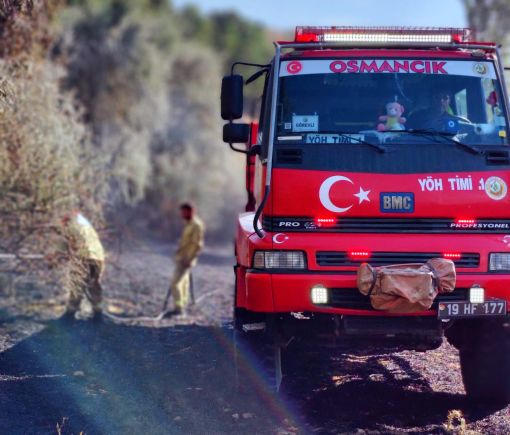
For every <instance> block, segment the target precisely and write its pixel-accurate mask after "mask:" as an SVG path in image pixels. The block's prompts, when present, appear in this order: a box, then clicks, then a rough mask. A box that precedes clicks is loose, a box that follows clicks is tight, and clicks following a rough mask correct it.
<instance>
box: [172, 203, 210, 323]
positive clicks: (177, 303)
mask: <svg viewBox="0 0 510 435" xmlns="http://www.w3.org/2000/svg"><path fill="white" fill-rule="evenodd" d="M181 217H182V218H183V219H184V222H185V225H184V229H183V231H182V236H181V239H180V241H179V246H178V248H177V252H176V253H175V269H174V274H173V277H172V281H171V283H170V289H171V291H172V296H173V299H174V310H173V311H171V312H170V313H168V314H171V315H182V314H185V311H186V307H187V305H188V302H189V288H190V274H191V268H192V267H193V266H195V265H196V263H197V257H198V254H199V253H200V251H201V250H202V248H203V246H204V224H203V223H202V221H201V220H200V219H199V218H198V217H197V216H196V214H195V210H194V208H193V206H192V205H190V204H187V203H185V204H182V205H181Z"/></svg>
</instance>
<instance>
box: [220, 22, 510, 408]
mask: <svg viewBox="0 0 510 435" xmlns="http://www.w3.org/2000/svg"><path fill="white" fill-rule="evenodd" d="M256 67H257V68H258V69H259V72H258V73H257V74H258V75H261V76H263V77H265V85H264V93H263V95H262V102H261V108H260V114H259V116H258V120H257V122H252V123H251V124H243V123H235V122H234V120H236V119H239V118H241V116H242V115H243V113H242V112H243V110H242V86H243V83H242V81H243V79H242V77H241V78H240V76H239V75H236V74H234V67H233V69H232V74H231V75H230V76H227V77H225V78H224V80H223V84H222V116H223V118H224V119H225V120H228V121H229V123H228V124H226V125H225V128H224V134H223V136H224V137H223V139H224V141H226V142H228V143H230V145H231V146H232V148H234V149H237V150H239V151H243V152H245V153H246V154H247V166H246V167H247V172H246V174H247V192H248V197H249V201H248V204H247V207H246V210H245V212H244V213H242V214H240V216H239V220H238V227H237V234H236V242H235V243H236V266H235V274H236V285H235V286H236V287H235V307H234V308H235V309H234V317H235V319H234V321H235V329H236V334H237V335H238V336H239V337H240V338H239V340H242V339H248V337H255V336H257V337H259V338H257V339H256V340H255V342H256V343H258V344H256V345H255V346H260V347H262V344H261V343H262V341H264V340H265V341H266V342H268V341H270V342H271V343H273V345H274V348H275V349H276V352H275V355H279V352H284V351H285V346H286V343H289V342H290V341H291V339H292V338H299V337H308V338H311V339H312V340H315V341H317V343H318V342H319V339H318V337H319V336H323V333H324V332H329V333H330V334H331V336H333V337H336V339H337V340H352V341H353V343H355V344H361V343H364V342H367V341H369V342H370V341H377V342H378V343H386V344H387V346H388V347H392V346H393V347H395V348H402V347H405V348H410V349H416V350H427V349H433V348H436V347H438V346H440V345H441V343H442V340H443V337H444V336H446V337H447V338H448V340H449V341H450V342H451V343H452V344H453V345H454V346H456V347H457V348H458V349H459V351H460V363H461V368H462V374H463V379H464V384H465V387H466V391H467V394H468V395H470V396H472V397H476V398H483V399H487V400H493V399H494V400H499V401H510V332H509V331H510V328H509V317H508V310H509V309H510V305H509V302H510V193H509V192H508V186H509V183H510V173H509V170H510V154H509V150H510V149H509V147H508V137H509V133H510V131H509V124H508V120H509V116H508V113H509V112H508V110H509V109H508V97H507V94H506V87H505V84H504V77H503V67H502V64H501V59H500V56H499V52H498V48H497V46H496V44H494V43H487V42H476V41H473V39H472V35H471V32H470V31H469V29H444V28H437V29H435V28H353V27H327V28H326V27H321V28H314V27H298V28H296V33H295V39H294V41H290V42H276V43H275V56H274V58H273V59H272V61H271V62H270V63H269V64H268V65H257V66H256ZM233 143H243V144H244V147H242V148H240V149H239V148H235V147H234V146H233V145H232V144H233ZM432 258H445V259H450V260H452V261H453V262H454V263H455V267H456V274H457V280H456V286H455V290H454V291H453V292H451V293H447V294H446V293H445V294H439V295H438V296H437V298H436V299H435V301H434V303H433V305H432V306H431V307H430V309H428V310H420V311H416V312H407V313H394V312H388V311H384V310H377V309H374V308H373V307H372V305H371V300H370V298H369V297H368V296H365V295H363V294H362V293H360V292H359V291H358V288H357V281H356V280H357V270H358V268H359V266H360V265H361V264H362V263H364V262H368V263H369V264H370V265H372V266H375V267H377V266H385V265H397V264H407V263H424V262H426V261H427V260H429V259H432ZM260 337H263V340H260ZM498 349H499V350H498ZM501 349H505V352H501V351H500V350H501ZM280 362H281V356H278V357H277V358H276V365H275V369H274V381H275V383H276V386H277V387H278V386H279V384H280V382H281V379H282V371H281V370H282V369H281V364H280ZM502 367H504V369H503V372H504V373H502V372H501V368H502ZM505 370H506V371H505ZM283 373H284V372H283Z"/></svg>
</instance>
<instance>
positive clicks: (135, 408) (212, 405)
mask: <svg viewBox="0 0 510 435" xmlns="http://www.w3.org/2000/svg"><path fill="white" fill-rule="evenodd" d="M169 257H170V249H169V248H168V247H167V246H166V245H164V244H162V243H157V242H150V243H136V244H131V245H130V246H129V248H124V250H123V252H122V255H120V256H119V257H118V258H117V257H116V254H115V252H112V254H111V258H112V259H113V260H115V261H114V263H115V266H113V265H111V266H110V268H109V271H108V275H107V276H106V280H105V292H106V298H107V303H108V306H109V309H110V310H111V311H112V312H114V313H116V314H117V315H118V316H124V317H128V316H129V317H138V316H149V315H153V314H157V313H158V311H159V308H160V306H161V304H162V300H163V295H164V293H165V290H166V287H167V283H168V276H169V274H170V272H171V263H170V262H169V260H168V259H169ZM231 266H232V256H231V249H230V248H229V247H223V248H221V249H218V250H212V249H209V250H207V251H206V252H205V253H204V255H203V256H202V258H201V262H200V265H199V267H198V268H197V269H196V273H195V278H194V279H195V289H196V297H197V301H198V303H197V305H196V307H195V308H194V309H193V312H192V315H191V316H190V317H189V318H188V319H187V320H183V321H179V322H175V321H171V320H165V321H163V322H160V323H155V322H152V321H149V320H147V319H145V320H144V319H141V320H138V321H131V322H128V323H126V322H124V323H123V322H119V323H114V322H103V323H101V324H97V325H96V324H91V323H85V322H75V323H72V324H65V323H63V322H62V321H58V320H53V321H51V320H48V318H50V317H51V316H52V315H55V314H52V313H55V307H57V306H59V305H60V304H61V302H62V301H63V295H62V294H60V293H58V292H57V293H56V294H46V293H45V291H43V290H41V289H40V288H37V287H33V288H28V290H26V291H25V293H24V294H23V295H19V296H17V299H15V300H13V299H12V298H10V299H8V298H5V297H3V298H2V302H1V305H0V308H1V311H0V314H1V316H0V323H1V325H0V350H1V353H0V433H2V434H3V433H6V434H7V433H8V434H46V433H47V434H55V433H58V432H59V431H60V433H62V434H71V433H73V434H78V433H80V432H83V433H85V434H142V433H147V434H169V433H170V434H174V433H175V434H180V433H183V434H184V433H185V434H188V433H193V434H195V433H196V434H220V433H236V434H239V433H243V434H254V433H260V434H282V435H283V434H294V433H300V434H301V433H303V434H304V433H335V434H337V433H357V434H379V433H394V434H401V433H420V434H429V433H483V434H486V433H495V434H507V433H510V407H507V408H506V409H490V408H487V407H485V406H483V405H481V404H470V403H469V402H467V401H466V400H465V397H464V391H463V388H462V383H461V379H460V372H459V367H458V356H457V353H456V351H455V350H454V349H453V348H452V347H451V346H449V345H447V344H444V345H443V346H442V347H441V348H439V349H438V350H436V351H432V352H428V353H416V352H401V353H395V354H384V353H381V354H378V353H377V352H371V354H370V355H364V354H363V353H360V352H353V351H352V349H342V348H337V349H335V350H330V351H328V352H327V353H326V354H324V353H318V352H316V351H315V352H313V351H310V349H300V348H295V349H293V350H292V351H291V354H290V358H289V360H290V364H289V377H288V379H286V382H285V388H284V391H283V393H282V394H280V395H278V396H275V395H271V394H269V393H268V392H267V391H266V390H265V388H264V386H263V383H262V382H261V378H260V373H259V371H258V368H257V364H256V362H255V361H252V360H249V359H248V358H247V357H246V356H243V358H242V364H241V367H240V370H241V372H240V373H241V379H242V380H243V382H244V384H245V388H244V389H243V392H242V393H239V392H238V391H237V389H236V388H235V382H234V380H235V368H234V357H233V344H232V329H231V327H230V325H229V321H230V312H231V298H232V285H233V279H232V278H233V273H232V269H231ZM2 296H5V295H2ZM48 301H50V302H48ZM21 303H23V304H21ZM20 304H21V305H24V306H31V307H32V308H31V311H30V310H29V311H25V312H22V311H20V309H19V306H20ZM34 307H36V308H37V309H38V310H39V311H37V310H36V308H34ZM45 310H46V311H45ZM2 319H3V320H2ZM470 431H471V432H470Z"/></svg>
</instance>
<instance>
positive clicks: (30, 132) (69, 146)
mask: <svg viewBox="0 0 510 435" xmlns="http://www.w3.org/2000/svg"><path fill="white" fill-rule="evenodd" d="M60 75H61V72H60V71H59V69H58V68H57V67H56V66H55V65H53V64H51V63H48V62H36V63H32V62H22V63H20V62H17V61H6V60H0V77H2V78H3V79H2V82H0V219H1V225H0V250H1V251H2V252H8V253H15V254H22V253H27V252H28V253H31V254H34V253H35V254H43V255H46V254H49V253H54V252H55V250H56V247H57V245H58V244H60V243H61V242H62V240H61V236H60V231H59V222H60V218H61V217H62V215H63V214H64V213H66V212H69V211H70V210H71V209H72V208H74V207H80V208H81V209H83V210H86V213H87V214H88V215H89V216H91V217H92V218H95V219H96V220H97V219H98V218H100V216H101V206H100V204H99V202H98V198H101V196H102V195H103V194H104V192H103V188H102V185H103V183H102V176H101V172H100V170H98V169H99V168H100V167H101V162H100V161H99V160H98V159H97V157H96V156H93V155H92V154H91V153H90V145H89V142H88V135H87V131H86V129H85V127H84V125H83V124H82V122H81V120H80V119H81V115H80V113H79V112H78V111H77V109H76V107H75V105H74V103H73V99H72V98H71V97H70V96H69V95H64V94H62V93H61V92H60V90H59V85H58V78H59V76H60ZM37 267H38V269H39V270H42V269H43V268H42V267H41V266H40V264H38V266H37Z"/></svg>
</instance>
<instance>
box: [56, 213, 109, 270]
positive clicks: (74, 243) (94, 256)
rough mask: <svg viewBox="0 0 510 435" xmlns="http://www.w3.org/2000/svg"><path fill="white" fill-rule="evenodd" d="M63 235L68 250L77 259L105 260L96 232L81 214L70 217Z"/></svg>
mask: <svg viewBox="0 0 510 435" xmlns="http://www.w3.org/2000/svg"><path fill="white" fill-rule="evenodd" d="M65 235H66V237H67V239H68V242H69V247H70V249H71V250H72V251H73V253H75V254H76V255H78V256H79V257H81V258H85V259H87V260H98V261H104V260H105V253H104V248H103V245H102V244H101V240H100V239H99V236H98V234H97V232H96V230H95V229H94V227H93V226H92V224H91V223H90V222H89V221H88V220H87V218H86V217H85V216H83V215H82V214H81V213H78V214H76V215H74V216H72V218H71V220H70V221H69V222H68V224H67V225H66V227H65Z"/></svg>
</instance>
